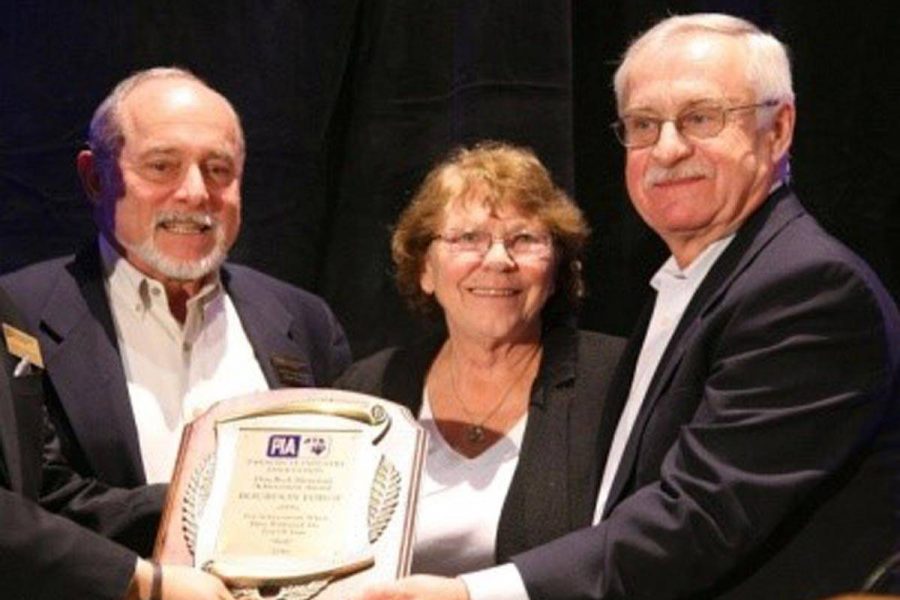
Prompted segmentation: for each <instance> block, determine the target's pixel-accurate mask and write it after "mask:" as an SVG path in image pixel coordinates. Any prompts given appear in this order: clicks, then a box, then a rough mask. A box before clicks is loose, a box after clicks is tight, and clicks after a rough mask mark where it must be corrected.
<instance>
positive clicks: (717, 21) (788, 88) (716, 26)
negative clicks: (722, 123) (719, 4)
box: [613, 13, 794, 109]
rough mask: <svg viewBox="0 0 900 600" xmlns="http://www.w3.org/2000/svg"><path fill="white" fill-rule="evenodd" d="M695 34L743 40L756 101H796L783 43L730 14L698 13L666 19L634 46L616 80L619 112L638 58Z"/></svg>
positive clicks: (627, 53)
mask: <svg viewBox="0 0 900 600" xmlns="http://www.w3.org/2000/svg"><path fill="white" fill-rule="evenodd" d="M692 33H699V34H716V35H724V36H728V37H732V38H737V39H739V40H741V41H743V42H744V44H745V46H746V48H747V65H746V68H747V80H748V81H749V82H750V85H751V86H752V88H753V90H754V92H755V93H756V100H757V101H763V100H779V101H781V102H782V103H789V104H792V103H793V102H794V90H793V86H792V84H791V63H790V60H789V59H788V52H787V48H786V47H785V46H784V44H782V43H781V42H779V41H778V40H777V39H776V38H775V37H774V36H773V35H771V34H769V33H765V32H763V31H761V30H760V29H759V28H758V27H757V26H756V25H754V24H753V23H751V22H749V21H745V20H744V19H741V18H738V17H734V16H731V15H723V14H716V13H699V14H694V15H676V16H672V17H669V18H667V19H663V20H662V21H660V22H659V23H657V24H656V25H654V26H653V27H651V28H650V29H649V30H647V31H646V32H644V33H643V34H642V35H641V36H640V37H638V38H637V39H636V40H634V41H633V42H632V43H631V45H630V46H629V47H628V49H627V50H626V51H625V55H624V56H623V58H622V63H621V64H620V65H619V68H618V69H617V70H616V74H615V77H614V78H613V87H614V88H615V92H616V103H617V104H618V106H619V109H621V108H622V103H623V102H624V100H625V91H626V86H627V84H628V77H629V75H630V72H631V67H632V64H633V62H634V59H635V57H636V56H637V55H639V54H640V53H641V52H642V51H644V50H646V49H648V48H661V47H663V46H665V44H666V43H667V42H669V41H670V40H671V39H672V38H674V37H677V36H681V35H685V34H692Z"/></svg>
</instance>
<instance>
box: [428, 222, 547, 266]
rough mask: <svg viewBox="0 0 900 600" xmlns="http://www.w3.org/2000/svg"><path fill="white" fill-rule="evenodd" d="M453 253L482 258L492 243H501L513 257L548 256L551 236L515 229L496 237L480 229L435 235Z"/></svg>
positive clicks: (435, 238) (517, 258) (436, 239)
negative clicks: (510, 232)
mask: <svg viewBox="0 0 900 600" xmlns="http://www.w3.org/2000/svg"><path fill="white" fill-rule="evenodd" d="M432 239H433V240H435V241H440V242H443V243H444V244H446V245H447V249H448V250H450V252H451V253H453V254H459V255H469V256H473V257H478V258H483V257H484V256H485V255H486V254H487V253H488V251H489V250H490V249H491V248H492V247H493V245H494V244H497V243H499V244H502V245H503V248H504V249H505V250H506V252H507V254H509V255H510V256H511V257H512V258H513V259H515V260H520V259H529V258H548V257H549V256H550V255H551V253H552V252H553V238H552V237H551V236H550V235H549V234H546V233H535V232H531V231H517V232H515V233H512V234H509V235H506V236H502V237H498V236H495V235H494V234H492V233H490V232H489V231H484V230H480V229H476V230H472V231H462V232H453V233H446V234H439V235H435V236H434V237H433V238H432Z"/></svg>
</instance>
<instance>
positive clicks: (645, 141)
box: [610, 100, 779, 149]
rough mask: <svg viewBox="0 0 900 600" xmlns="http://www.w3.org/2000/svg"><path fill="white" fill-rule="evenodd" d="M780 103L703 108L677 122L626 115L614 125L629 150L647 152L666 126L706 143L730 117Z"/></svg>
mask: <svg viewBox="0 0 900 600" xmlns="http://www.w3.org/2000/svg"><path fill="white" fill-rule="evenodd" d="M778 104H779V101H778V100H766V101H765V102H758V103H756V104H742V105H740V106H722V105H720V104H701V105H698V106H693V107H691V108H688V109H687V110H685V111H683V112H681V113H679V114H678V116H676V117H675V118H674V119H661V118H659V117H655V116H652V115H646V114H631V115H622V116H621V117H620V118H619V119H618V120H617V121H616V122H615V123H613V124H612V125H610V127H612V129H613V131H614V132H615V133H616V137H617V138H618V139H619V141H620V142H621V143H622V145H623V146H625V147H626V148H631V149H634V148H646V147H647V146H652V145H654V144H655V143H656V142H657V141H658V140H659V134H660V132H661V131H662V126H663V123H672V124H674V125H675V129H676V130H677V131H678V133H679V134H680V135H681V136H682V137H685V138H689V139H695V140H702V139H707V138H711V137H716V136H717V135H719V134H720V133H721V132H722V130H723V129H724V128H725V123H726V122H727V120H728V115H730V114H731V113H734V112H738V111H742V110H751V109H758V108H772V107H775V106H778Z"/></svg>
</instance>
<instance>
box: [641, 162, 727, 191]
mask: <svg viewBox="0 0 900 600" xmlns="http://www.w3.org/2000/svg"><path fill="white" fill-rule="evenodd" d="M712 176H713V169H712V167H709V166H707V165H697V164H693V165H692V164H685V165H678V166H675V167H671V168H665V167H659V166H652V167H650V169H649V170H648V171H647V172H646V173H645V174H644V185H645V186H648V187H649V186H653V185H657V184H660V183H666V182H668V181H675V180H678V179H691V178H694V177H704V178H708V177H712Z"/></svg>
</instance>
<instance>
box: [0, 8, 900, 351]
mask: <svg viewBox="0 0 900 600" xmlns="http://www.w3.org/2000/svg"><path fill="white" fill-rule="evenodd" d="M697 10H718V11H723V12H730V13H733V14H738V15H741V16H744V17H747V18H750V19H752V20H754V21H755V22H757V23H759V24H760V25H762V26H764V27H765V28H767V29H770V30H773V31H774V32H776V33H777V34H778V35H779V36H780V37H781V38H782V39H783V40H785V41H786V42H787V43H788V44H789V46H790V47H791V50H792V53H793V58H794V78H795V88H796V91H797V97H798V109H799V122H798V130H797V134H796V139H795V144H794V148H793V153H792V155H793V174H794V181H795V187H796V188H797V189H798V191H799V192H800V195H801V198H803V200H804V201H805V203H806V204H807V206H808V207H809V208H810V209H811V210H812V212H813V213H814V214H816V215H817V216H818V217H819V219H820V220H821V221H822V222H823V223H824V225H825V226H826V227H827V228H828V229H830V230H831V231H832V232H834V233H835V234H836V235H837V236H838V237H839V238H841V239H843V240H844V241H845V242H846V243H847V244H848V245H850V246H851V247H853V248H855V249H856V250H857V251H858V252H859V253H861V254H862V255H863V256H864V257H865V258H866V259H867V260H868V261H869V262H870V263H871V264H872V265H873V266H874V268H875V269H876V271H878V273H879V274H880V275H881V277H882V279H883V280H884V281H885V283H886V284H887V285H888V286H889V288H890V289H891V290H892V292H893V293H894V295H895V298H896V297H900V251H898V250H900V242H898V241H897V237H898V233H900V231H898V230H900V178H898V177H897V176H896V175H897V173H900V146H898V144H897V142H896V138H897V134H898V133H900V125H898V124H900V68H898V66H897V65H898V63H897V61H896V59H895V57H896V56H898V53H897V51H896V49H895V46H896V45H897V44H898V42H900V35H898V33H897V26H898V25H900V4H897V3H889V2H879V3H860V4H851V3H845V2H830V1H821V2H799V1H793V2H792V1H787V2H784V1H782V2H778V1H775V0H770V1H766V0H757V1H752V0H743V1H736V0H732V1H730V2H726V1H718V2H714V1H705V2H702V1H694V2H653V1H649V0H628V1H626V0H610V1H604V0H596V1H593V0H569V1H556V2H540V3H538V2H525V1H524V0H491V1H485V0H340V1H338V0H246V1H243V2H240V1H225V2H216V3H212V2H200V1H196V2H190V1H184V0H157V1H155V2H153V3H150V2H141V1H137V2H113V1H111V0H107V1H103V0H97V1H93V2H83V3H82V2H71V1H70V0H43V1H25V0H21V1H15V0H2V1H0V203H2V204H0V206H2V210H0V271H8V270H10V269H14V268H16V267H18V266H21V265H24V264H27V263H30V262H34V261H36V260H39V259H43V258H47V257H50V256H55V255H59V254H64V253H70V252H73V251H74V250H76V249H77V248H78V247H79V246H81V245H82V244H84V243H86V242H87V241H88V240H90V239H91V236H92V234H93V228H92V224H91V221H90V218H89V214H88V209H87V205H86V203H85V201H84V200H83V198H82V196H81V192H80V190H79V186H78V181H77V177H76V174H75V168H74V162H73V161H74V156H75V154H76V152H77V151H78V149H79V148H80V147H81V146H82V144H83V141H84V135H85V129H86V125H87V122H88V120H89V119H90V115H91V113H92V111H93V109H94V107H95V106H96V104H97V103H98V102H99V101H100V100H101V99H102V98H103V96H105V94H106V93H107V92H108V91H109V89H110V88H111V87H112V85H113V84H114V83H115V82H116V81H118V80H119V79H121V78H123V77H124V76H126V75H127V74H128V73H130V72H131V71H133V70H135V69H139V68H144V67H149V66H154V65H169V64H177V65H181V66H185V67H188V68H190V69H192V70H193V71H195V72H196V73H197V74H198V75H200V76H201V77H203V78H205V79H206V80H207V81H209V83H210V84H211V85H212V86H213V87H215V88H217V89H219V90H220V91H221V92H222V93H224V94H225V95H226V96H228V97H229V98H230V99H231V100H232V101H233V103H234V104H235V106H236V107H237V109H238V111H239V112H240V114H241V115H242V118H243V123H244V128H245V130H246V136H247V142H248V152H249V156H248V161H247V170H246V175H245V181H244V210H243V215H244V225H243V230H242V233H241V237H240V239H239V241H238V244H237V245H236V247H235V249H234V251H233V253H232V258H233V259H234V260H236V261H238V262H243V263H246V264H250V265H252V266H255V267H258V268H260V269H262V270H264V271H267V272H269V273H272V274H274V275H276V276H279V277H281V278H283V279H286V280H289V281H291V282H294V283H296V284H298V285H300V286H302V287H305V288H307V289H310V290H312V291H314V292H317V293H319V294H321V295H323V296H324V297H325V298H326V299H327V300H328V301H329V302H330V303H331V305H332V307H333V308H334V310H335V311H336V313H337V314H338V316H339V317H340V318H341V320H342V322H343V323H344V325H345V327H346V329H347V331H348V334H349V336H350V338H351V342H352V345H353V349H354V353H355V354H356V356H363V355H365V354H368V353H370V352H371V351H374V350H376V349H378V348H379V347H381V346H384V345H386V344H388V343H396V342H400V341H403V340H407V339H410V338H411V337H413V336H415V335H417V334H418V332H419V331H420V330H421V327H422V325H421V324H420V323H419V322H417V321H415V320H414V319H413V318H412V317H410V316H409V315H408V314H407V313H406V310H405V308H404V307H403V306H402V305H401V304H400V302H399V300H398V299H397V296H396V293H395V292H394V289H393V283H392V280H391V269H390V261H389V253H388V239H389V236H390V232H389V227H390V224H391V223H392V222H393V221H394V219H395V218H396V216H397V213H398V212H399V210H400V209H401V208H402V207H403V206H404V205H405V203H406V202H407V201H408V199H409V197H410V195H411V194H412V192H413V190H414V189H415V187H416V185H417V184H418V182H419V181H420V180H421V178H422V177H423V176H424V174H425V173H426V172H427V171H428V169H429V167H430V166H431V165H432V164H433V162H434V161H435V160H436V159H437V158H439V157H440V156H442V155H443V154H445V153H446V152H447V151H448V150H449V149H450V148H451V147H453V146H454V145H457V144H460V143H469V142H473V141H475V140H479V139H483V138H495V139H506V140H510V141H513V142H516V143H520V144H526V145H529V146H531V147H533V148H534V149H535V150H536V151H537V152H538V154H539V155H540V156H541V157H542V158H543V160H544V161H545V163H546V164H547V165H548V166H549V168H550V169H551V171H552V172H553V173H554V174H555V177H556V179H557V181H558V182H559V183H560V184H561V185H562V186H563V187H565V188H566V189H568V190H569V191H570V192H571V193H572V194H573V196H574V197H575V198H576V200H577V201H578V202H579V203H580V205H581V206H582V207H583V209H584V210H585V212H586V213H587V215H588V217H589V219H590V221H591V224H592V227H593V229H594V237H593V241H592V245H591V248H590V252H589V256H588V257H587V261H586V272H587V275H588V281H589V285H590V291H591V295H590V297H589V298H588V300H587V302H586V303H585V306H584V307H583V311H582V322H583V325H584V326H585V327H587V328H592V329H601V330H606V331H611V332H614V333H620V334H625V333H628V331H629V329H630V327H631V325H632V322H633V320H634V318H635V317H636V314H637V311H638V310H639V308H640V306H641V304H642V303H643V302H644V300H645V299H646V293H647V289H648V288H647V279H648V278H649V276H650V275H651V274H652V272H653V271H654V270H655V269H656V268H657V267H658V266H659V264H660V262H661V261H662V260H663V258H664V257H665V252H664V249H663V248H662V246H661V244H660V243H659V242H658V241H657V240H656V239H655V238H654V236H653V234H652V233H651V232H650V231H649V230H647V229H646V228H645V227H644V226H643V225H642V224H641V223H640V222H639V220H638V219H637V217H636V216H635V214H634V213H633V211H632V210H631V208H630V205H629V204H628V200H627V197H626V196H625V192H624V188H623V185H622V175H621V171H622V159H623V153H622V151H621V149H620V148H619V147H618V144H617V143H616V141H615V139H614V137H613V136H612V134H611V132H610V131H609V128H608V123H609V122H611V121H612V120H613V119H614V118H615V110H614V103H613V96H612V93H611V91H610V84H609V82H610V79H611V76H612V72H613V70H614V68H615V64H616V60H617V57H618V56H619V55H620V53H621V52H622V50H623V48H624V46H625V44H626V43H627V41H628V40H629V39H630V38H632V37H633V36H634V35H636V34H637V33H638V32H639V31H641V30H642V29H644V28H646V27H647V26H648V25H649V24H650V23H652V22H653V21H654V20H656V19H657V18H659V17H661V16H664V15H666V14H668V13H682V12H693V11H697Z"/></svg>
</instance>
